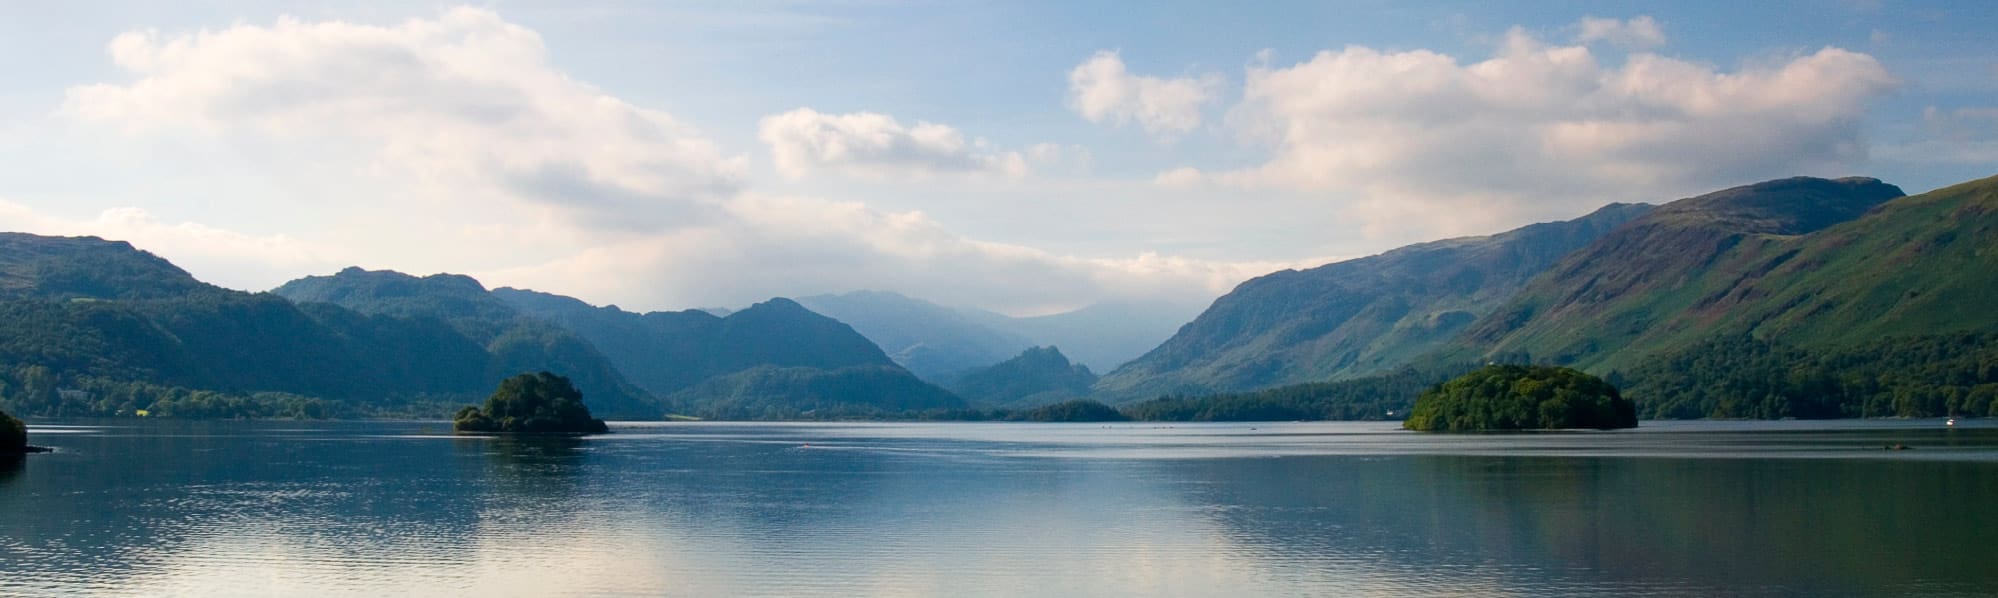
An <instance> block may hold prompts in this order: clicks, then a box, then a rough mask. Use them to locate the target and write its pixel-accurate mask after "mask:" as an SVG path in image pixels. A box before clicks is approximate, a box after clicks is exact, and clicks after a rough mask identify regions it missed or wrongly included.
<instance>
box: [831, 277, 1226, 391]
mask: <svg viewBox="0 0 1998 598" xmlns="http://www.w3.org/2000/svg"><path fill="white" fill-rule="evenodd" d="M798 302H799V303H801V304H803V305H804V306H805V307H807V308H810V309H811V310H812V311H815V312H818V313H822V314H825V315H827V316H831V317H832V318H834V319H837V320H839V321H841V322H846V323H847V324H851V325H853V328H854V330H858V331H860V333H861V334H863V335H866V336H867V338H868V339H869V340H872V341H874V343H875V344H877V345H880V346H881V348H882V349H883V350H885V351H887V352H888V355H889V357H891V358H893V359H894V360H895V362H896V363H899V364H901V365H902V366H903V367H906V368H909V371H911V372H915V373H916V375H917V376H921V377H923V379H925V380H930V381H934V382H945V381H949V380H952V379H955V378H956V377H958V376H959V375H962V374H964V373H966V372H969V371H971V370H973V369H976V368H982V367H987V366H991V365H994V364H997V363H999V362H1001V361H1006V360H1008V359H1011V358H1013V357H1014V356H1016V355H1018V354H1019V353H1020V352H1021V351H1024V350H1027V349H1029V348H1033V347H1057V348H1059V349H1061V351H1062V352H1063V353H1064V354H1065V355H1064V357H1065V358H1067V359H1073V360H1074V361H1075V362H1076V363H1080V364H1082V365H1085V366H1088V367H1090V368H1094V369H1097V370H1104V371H1107V370H1109V369H1111V368H1115V367H1117V366H1118V365H1122V364H1123V363H1124V362H1126V361H1130V360H1131V359H1132V358H1135V357H1137V356H1139V355H1142V354H1143V353H1144V352H1145V351H1147V350H1149V349H1151V348H1152V347H1154V346H1157V345H1158V343H1159V341H1163V340H1165V339H1166V338H1167V337H1169V336H1171V335H1172V333H1173V331H1174V330H1177V329H1178V328H1179V326H1180V325H1181V324H1184V323H1185V322H1186V320H1187V319H1188V318H1191V317H1193V315H1194V314H1195V313H1198V312H1199V310H1200V307H1199V306H1197V305H1192V304H1188V303H1185V302H1174V301H1163V300H1161V301H1129V300H1126V301H1112V302H1105V303H1097V304H1093V305H1090V306H1088V307H1084V308H1081V309H1077V310H1073V311H1067V312H1061V313H1055V314H1048V315H1042V316H1028V317H1015V316H1008V315H1004V314H999V313H994V312H990V311H985V310H979V309H972V308H964V307H950V306H944V305H938V304H936V303H932V302H929V301H924V300H922V299H916V298H912V297H908V296H904V295H901V294H898V293H893V292H888V291H854V292H850V293H845V294H839V295H813V296H809V297H800V298H798Z"/></svg>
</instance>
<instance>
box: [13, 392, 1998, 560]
mask: <svg viewBox="0 0 1998 598" xmlns="http://www.w3.org/2000/svg"><path fill="white" fill-rule="evenodd" d="M259 426H260V424H239V425H237V426H236V427H233V428H232V427H226V426H225V427H221V428H209V429H206V430H205V431H206V432H209V433H211V434H207V435H204V434H198V433H193V431H192V430H183V429H174V428H167V429H160V430H156V431H158V432H160V434H159V435H158V436H150V435H147V434H145V433H144V432H145V430H118V431H107V432H106V433H105V434H101V435H93V434H89V433H79V434H74V435H71V436H69V437H66V438H65V439H64V440H63V441H62V443H59V444H63V445H64V446H63V447H62V448H64V449H65V451H64V452H62V453H58V454H56V455H52V456H50V457H54V458H52V459H47V460H37V461H35V462H32V463H30V464H28V467H26V468H25V469H24V470H23V471H22V472H21V473H20V474H19V476H18V477H17V479H15V480H13V481H11V482H10V483H9V485H8V486H7V487H6V492H0V529H4V530H6V533H5V534H0V564H5V565H6V566H4V567H0V569H4V570H7V571H8V572H9V575H7V576H0V577H4V578H6V579H0V594H14V593H46V594H70V593H75V592H80V591H90V590H96V591H105V592H111V593H118V594H134V595H200V596H211V595H258V596H268V595H332V596H343V595H368V596H374V595H383V594H396V595H402V594H450V595H561V594H571V595H607V594H637V595H661V594H664V595H687V596H715V595H828V596H833V595H837V596H856V595H867V596H897V595H910V596H937V595H951V596H967V595H1084V596H1090V595H1094V596H1123V595H1167V596H1242V595H1258V596H1260V595H1326V594H1350V595H1410V594H1420V595H1450V594H1457V595H1502V594H1525V595H1538V594H1548V593H1557V594H1558V593H1571V594H1572V593H1581V594H1588V593H1595V594H1614V593H1622V592H1632V591H1640V590H1646V589H1649V590H1653V591H1663V592H1665V593H1672V592H1674V591H1676V592H1680V593H1684V592H1694V591H1698V590H1701V589H1702V587H1701V586H1700V585H1699V584H1700V582H1699V580H1700V579H1703V578H1704V577H1703V576H1707V575H1709V574H1711V579H1713V580H1714V581H1713V583H1720V584H1723V585H1726V586H1729V587H1736V586H1735V584H1744V585H1742V586H1740V587H1746V586H1747V585H1752V584H1758V583H1760V584H1765V585H1767V586H1768V587H1770V588H1774V589H1776V590H1778V591H1776V592H1775V593H1782V592H1781V591H1780V590H1781V589H1782V588H1783V587H1785V586H1783V585H1782V584H1783V583H1798V580H1799V577H1798V575H1799V574H1798V571H1799V570H1808V569H1809V568H1810V567H1812V566H1815V565H1812V563H1818V564H1832V565H1836V566H1837V568H1838V569H1840V570H1841V571H1839V572H1837V573H1835V574H1833V575H1831V577H1830V578H1831V579H1832V580H1833V581H1835V582H1841V583H1851V584H1879V585H1860V586H1852V587H1876V588H1893V587H1901V586H1895V585H1893V584H1895V583H1900V582H1903V581H1906V576H1911V575H1929V574H1935V573H1936V572H1938V571H1942V572H1944V574H1945V575H1948V574H1950V573H1949V571H1950V568H1951V567H1952V564H1953V563H1958V564H1960V563H1962V562H1964V561H1965V559H1966V558H1967V557H1965V556H1963V555H1961V554H1959V555H1956V556H1954V557H1951V556H1949V555H1936V554H1929V553H1928V552H1926V551H1915V552H1911V553H1909V554H1907V555H1903V556H1900V557H1895V556H1886V557H1869V558H1868V559H1866V560H1871V561H1878V562H1877V563H1875V564H1868V563H1867V562H1865V561H1864V560H1857V559H1854V558H1852V554H1850V553H1851V552H1852V551H1851V550H1844V549H1847V548H1854V547H1858V548H1861V549H1863V550H1866V551H1870V550H1872V549H1873V548H1874V547H1876V546H1880V545H1889V544H1894V543H1898V542H1900V541H1901V540H1902V539H1904V538H1902V537H1901V536H1899V535H1897V534H1901V533H1903V532H1900V531H1897V529H1896V528H1898V527H1902V526H1910V525H1915V524H1924V523H1933V521H1931V520H1932V519H1939V518H1948V519H1949V520H1950V522H1952V523H1953V524H1955V525H1956V526H1958V527H1960V528H1962V529H1958V530H1955V531H1929V532H1922V533H1923V534H1924V535H1923V536H1921V538H1920V539H1921V540H1923V541H1929V542H1932V543H1934V544H1936V545H1937V547H1939V549H1948V548H1950V547H1956V548H1962V547H1964V546H1977V545H1980V544H1977V542H1981V540H1980V539H1979V538H1982V537H1985V536H1983V535H1981V533H1982V532H1980V530H1982V531H1984V532H1988V531H1993V527H1994V522H1998V520H1994V518H1993V516H1991V515H1988V514H1982V513H1964V512H1963V511H1965V510H1967V509H1965V508H1964V506H1965V505H1973V504H1981V503H1980V500H1979V499H1978V496H1983V497H1985V499H1986V500H1985V501H1983V502H1988V497H1989V496H1991V493H1992V491H1993V490H1994V488H1998V486H1994V484H1993V483H1991V482H1975V483H1972V482H1967V481H1966V479H1969V478H1966V477H1964V474H1966V473H1968V474H1982V477H1976V476H1972V477H1973V478H1974V479H1986V480H1988V479H1992V476H1990V475H1989V474H1990V473H1992V472H1991V471H1990V470H1989V469H1988V464H1985V463H1967V462H1961V461H1950V462H1934V461H1908V462H1906V463H1905V464H1901V465H1896V464H1894V463H1892V462H1885V461H1879V460H1877V458H1875V457H1874V453H1873V452H1869V453H1866V454H1865V456H1866V457H1869V459H1866V460H1850V461H1841V460H1837V459H1828V458H1817V459H1809V460H1793V459H1778V460H1757V459H1731V460H1726V461H1710V460H1683V459H1669V458H1653V459H1635V460H1632V459H1548V458H1543V457H1537V456H1534V455H1538V454H1540V453H1541V452H1545V451H1549V450H1554V449H1550V448H1548V447H1549V446H1550V444H1549V443H1552V446H1568V445H1569V444H1570V443H1580V444H1582V445H1590V444H1593V446H1594V448H1587V449H1584V450H1586V451H1594V452H1614V451H1619V450H1628V451H1632V452H1636V453H1642V454H1649V453H1646V451H1650V450H1652V449H1649V448H1642V447H1646V446H1650V445H1651V444H1652V443H1660V442H1665V440H1667V439H1671V438H1677V439H1679V441H1681V442H1691V441H1693V440H1701V438H1699V437H1692V436H1688V435H1689V434H1692V433H1693V432H1692V430H1697V429H1707V428H1699V427H1697V426H1695V427H1694V428H1692V429H1682V430H1677V431H1675V430H1673V429H1672V427H1671V426H1660V427H1658V428H1655V429H1653V430H1649V431H1644V432H1641V433H1637V434H1628V433H1616V434H1571V435H1509V436H1488V437H1468V438H1466V437H1454V438H1452V437H1436V436H1428V435H1413V434H1405V433H1400V432H1395V431H1392V430H1389V429H1382V427H1381V426H1380V425H1378V424H1276V425H1233V424H1230V425H1196V426H1181V427H1175V428H1172V429H1170V430H1152V429H1149V428H1144V429H1135V428H1130V427H1128V426H1115V427H1113V429H1110V430H1105V429H1103V428H1102V427H1099V426H1081V425H1066V426H1063V425H964V424H944V425H917V424H908V425H904V424H892V425H873V424H869V425H828V426H791V425H779V426H758V425H712V424H701V425H692V426H672V425H662V426H646V427H640V428H626V429H621V431H620V433H618V434H614V435H612V436H608V437H601V438H594V439H590V440H587V441H581V442H576V443H573V444H570V445H561V446H553V447H548V446H538V445H537V446H518V445H512V444H508V443H505V442H501V441H494V440H490V439H472V438H449V437H422V436H402V435H401V434H402V433H406V432H415V431H416V428H415V427H413V426H411V427H408V429H404V427H402V426H399V425H396V424H373V425H372V426H371V427H352V426H347V425H345V424H342V425H339V426H332V427H331V428H319V429H307V430H304V431H299V430H291V429H280V428H277V427H275V426H263V427H259ZM292 426H296V424H292ZM343 426H346V427H343ZM1250 427H1255V428H1257V429H1256V430H1248V428H1250ZM1720 428H1721V429H1723V430H1724V431H1722V432H1711V433H1712V434H1715V436H1713V437H1712V438H1708V440H1713V439H1719V440H1726V442H1714V443H1707V442H1701V443H1699V444H1716V445H1719V446H1730V447H1733V448H1732V449H1729V450H1734V451H1738V452H1739V451H1754V450H1767V451H1771V454H1774V455H1788V454H1791V453H1798V452H1811V451H1816V452H1819V453H1823V452H1826V451H1829V450H1831V449H1827V448H1824V446H1828V445H1837V444H1841V443H1846V442H1848V440H1851V439H1861V440H1866V441H1867V442H1873V440H1874V438H1875V437H1874V436H1870V435H1877V434H1904V435H1907V434H1913V433H1914V432H1918V431H1921V430H1923V428H1921V427H1920V425H1919V422H1917V423H1905V422H1904V423H1903V424H1902V425H1898V426H1887V427H1885V428H1881V427H1878V426H1873V425H1871V424H1868V425H1864V426H1856V427H1845V428H1844V429H1841V430H1839V431H1833V432H1820V433H1806V432H1803V431H1801V430H1800V429H1798V428H1786V429H1785V430H1764V432H1765V438H1766V437H1768V436H1778V437H1784V438H1785V439H1784V440H1782V441H1781V442H1777V441H1774V440H1771V441H1768V442H1772V443H1775V445H1761V446H1759V448H1758V446H1757V445H1752V444H1743V443H1736V442H1734V441H1733V440H1727V439H1731V438H1733V434H1735V433H1734V432H1728V431H1725V429H1726V428H1727V426H1725V425H1723V426H1720ZM1786 430H1787V432H1786ZM218 431H219V432H218ZM1991 431H1998V428H1992V429H1986V430H1983V431H1982V432H1979V433H1978V434H1962V433H1961V432H1964V431H1961V430H1959V431H1957V432H1945V434H1955V435H1956V438H1957V439H1958V440H1959V441H1961V440H1962V438H1963V437H1975V438H1978V439H1981V440H1977V441H1974V442H1970V443H1968V445H1964V444H1963V443H1961V442H1960V443H1959V446H1958V448H1956V449H1950V450H1953V451H1957V452H1962V453H1966V454H1968V453H1976V452H1979V451H1982V452H1985V453H1989V452H1993V451H1998V442H1994V441H1993V438H1991V436H1990V435H1989V434H1988V432H1991ZM1785 434H1788V436H1785ZM1264 435H1268V436H1274V437H1275V438H1274V439H1268V438H1263V437H1262V436H1264ZM1654 437H1655V439H1654ZM1910 437H1911V438H1918V439H1921V440H1919V441H1920V442H1930V443H1941V442H1943V441H1944V440H1947V438H1946V437H1944V436H1932V435H1925V434H1921V435H1913V436H1910ZM1827 438H1830V439H1833V440H1827ZM1638 441H1641V442H1638ZM1397 442H1398V443H1401V446H1402V448H1403V449H1405V451H1404V453H1403V454H1400V455H1394V456H1379V455H1373V454H1372V452H1373V451H1376V450H1377V449H1378V447H1376V446H1375V445H1383V446H1385V445H1393V444H1395V443H1397ZM1508 442H1509V443H1511V444H1512V445H1513V447H1514V448H1518V449H1520V450H1521V451H1522V453H1521V454H1515V455H1512V456H1509V457H1506V458H1488V457H1476V456H1435V455H1432V454H1431V453H1438V452H1449V451H1453V450H1459V449H1462V450H1463V451H1464V452H1469V453H1478V452H1482V451H1487V450H1498V449H1492V448H1489V447H1488V446H1487V445H1488V444H1491V443H1497V444H1500V445H1504V444H1506V443H1508ZM52 443H53V442H52ZM1314 443H1317V444H1325V445H1335V446H1334V448H1329V449H1327V448H1323V447H1321V449H1322V450H1323V452H1327V453H1330V454H1323V455H1317V454H1303V453H1301V452H1292V451H1304V450H1306V449H1307V448H1309V447H1311V446H1312V445H1313V444H1314ZM1349 444H1350V445H1359V446H1362V447H1364V448H1363V450H1364V451H1365V452H1360V453H1352V452H1342V451H1347V449H1344V448H1337V447H1338V446H1345V445H1349ZM1876 444H1877V443H1876ZM807 445H809V446H807ZM1147 446H1156V447H1160V450H1159V451H1157V452H1146V451H1145V447H1147ZM1271 447H1276V448H1275V449H1272V448H1271ZM1286 447H1288V448H1286ZM1466 447H1469V448H1466ZM1632 447H1639V448H1632ZM1797 447H1802V448H1797ZM1792 449H1794V450H1792ZM1383 450H1384V449H1383ZM1701 450H1720V449H1701ZM1923 450H1930V449H1926V448H1925V449H1919V450H1918V451H1910V452H1920V451H1923ZM1876 452H1877V449H1876ZM1936 452H1944V451H1940V450H1938V451H1936ZM1243 453H1254V454H1258V455H1259V456H1260V457H1261V458H1251V459H1241V458H1199V459H1185V458H1175V457H1179V456H1186V455H1194V456H1203V457H1217V456H1222V455H1234V454H1243ZM1029 454H1046V455H1058V456H1061V457H1065V458H1060V459H1048V458H1042V457H1035V456H1023V455H1029ZM1104 454H1113V455H1127V454H1128V455H1130V456H1134V457H1142V458H1134V459H1098V458H1084V457H1097V456H1102V455H1104ZM1355 454H1357V455H1358V457H1357V458H1356V457H1355ZM1652 456H1656V455H1652ZM133 463H146V464H148V466H147V467H144V468H142V469H138V470H134V469H131V466H132V464H133ZM1966 468H1968V469H1966ZM1799 471H1802V472H1804V473H1803V474H1798V473H1796V472H1799ZM1786 476H1787V477H1786ZM1852 484H1858V485H1863V486H1867V487H1869V488H1858V489H1851V490H1850V491H1849V492H1846V494H1848V496H1844V497H1838V496H1829V495H1830V494H1836V493H1838V492H1840V491H1841V490H1845V486H1846V485H1852ZM1799 494H1802V495H1810V496H1813V497H1814V498H1813V499H1812V500H1811V501H1809V502H1800V501H1798V500H1797V499H1798V495H1799ZM1873 509H1883V511H1882V512H1878V513H1876V512H1873V511H1872V510H1873ZM1949 513H1955V514H1949ZM1858 517H1871V518H1873V519H1874V520H1875V521H1873V522H1872V523H1871V524H1851V523H1847V524H1843V525H1834V524H1835V523H1837V522H1839V521H1840V520H1841V519H1850V518H1858ZM1814 518H1815V519H1814ZM1822 528H1835V529H1831V530H1829V531H1827V532H1825V534H1824V535H1818V534H1819V530H1820V529H1822ZM1765 533H1766V534H1771V535H1774V536H1779V537H1773V538H1766V539H1765V538H1758V537H1756V536H1755V534H1765ZM1908 539H1911V540H1912V539H1913V538H1908ZM1813 544H1821V545H1823V546H1820V547H1818V548H1815V549H1814V548H1812V545H1813ZM1700 547H1710V550H1707V551H1705V552H1707V553H1706V554H1700V553H1701V552H1702V550H1701V549H1700ZM1814 550H1815V552H1814ZM1841 550H1843V552H1840V551H1841ZM1758 552H1761V553H1765V554H1759V555H1758V554H1757V553H1758ZM1737 558H1738V559H1741V562H1742V564H1741V565H1739V566H1735V567H1732V568H1730V567H1729V564H1728V563H1729V561H1730V559H1737ZM1772 559H1787V560H1789V561H1792V562H1789V563H1787V564H1786V563H1782V562H1777V561H1776V560H1772ZM1924 560H1928V561H1934V563H1933V564H1927V565H1925V564H1923V563H1922V561H1924ZM1897 569H1900V570H1905V572H1902V573H1897V572H1896V570H1897ZM1954 574H1955V575H1962V576H1967V577H1965V579H1968V580H1970V582H1972V583H1976V582H1983V583H1990V582H1992V581H1993V580H1991V579H1986V578H1984V577H1978V576H1977V575H1978V574H1976V573H1975V572H1974V571H1972V572H1957V573H1954ZM1986 577H1988V576H1986ZM1941 581H1943V582H1947V581H1948V579H1946V578H1945V579H1942V580H1941ZM1829 587H1839V586H1829ZM1939 587H1944V588H1949V587H1952V586H1948V585H1947V584H1946V583H1945V585H1943V586H1939ZM1704 589H1707V590H1711V589H1712V588H1704ZM1795 589H1796V588H1795V587H1791V590H1792V591H1793V592H1794V590H1795ZM1959 589H1960V588H1959ZM1973 589H1974V587H1973ZM1751 593H1753V592H1751Z"/></svg>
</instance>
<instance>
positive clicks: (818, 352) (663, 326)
mask: <svg viewBox="0 0 1998 598" xmlns="http://www.w3.org/2000/svg"><path fill="white" fill-rule="evenodd" d="M273 292H274V293H277V294H279V295H282V296H287V297H292V298H294V299H296V300H299V301H325V302H330V303H334V304H336V305H340V306H342V307H346V308H348V309H353V310H355V311H360V312H363V313H385V314H396V315H407V316H424V317H435V318H439V319H442V320H444V321H447V322H451V323H453V324H454V325H456V326H458V327H460V328H462V329H465V330H468V331H512V330H517V329H529V330H536V331H549V330H552V331H555V333H554V334H549V335H548V336H549V337H551V338H554V339H559V340H560V341H561V342H559V343H555V342H549V343H544V345H545V346H559V347H562V348H564V349H566V350H569V352H570V353H573V354H576V355H581V354H583V353H585V352H587V353H588V354H589V355H591V356H595V358H596V359H599V360H601V362H602V364H603V367H602V369H603V371H606V372H609V373H613V374H616V375H617V376H619V377H620V378H619V379H620V380H622V379H624V377H628V378H629V379H630V380H631V381H632V382H633V383H635V384H636V385H637V387H639V388H643V389H644V391H649V392H650V393H652V394H653V395H654V396H658V397H663V398H667V399H668V402H669V403H670V404H671V406H672V407H673V408H674V409H678V410H682V411H686V412H694V413H709V414H718V413H743V412H744V411H743V410H741V409H720V408H718V407H715V406H714V405H711V404H709V403H711V402H714V401H733V400H735V399H731V398H730V397H736V396H738V395H740V394H741V393H742V392H743V391H741V390H740V389H742V388H752V389H768V388H774V387H784V388H788V386H784V385H783V384H774V383H773V382H771V380H773V378H771V377H769V376H751V377H749V378H747V379H748V380H754V381H757V383H756V384H748V383H746V382H743V380H744V378H742V377H738V378H735V379H731V381H717V382H716V383H715V384H705V383H707V382H710V381H713V379H716V378H718V377H725V376H730V375H733V374H737V373H740V372H743V371H746V370H751V369H757V368H779V369H781V371H783V372H785V375H784V376H779V377H776V378H774V380H780V381H783V382H785V383H790V382H794V381H797V380H804V379H810V380H816V381H820V382H819V383H821V384H828V383H827V382H824V380H837V381H838V382H837V383H830V384H834V387H835V388H837V389H839V390H840V391H841V393H832V394H827V393H819V394H815V395H799V396H796V397H792V398H794V399H797V400H798V401H800V402H798V403H792V404H788V405H790V406H791V407H795V408H797V409H799V410H803V411H809V409H806V408H805V406H807V405H817V404H822V403H838V402H841V401H849V400H851V401H858V402H859V404H862V405H873V406H879V405H883V404H888V403H891V402H893V401H895V400H898V398H897V397H898V396H900V395H901V394H905V393H903V388H902V387H905V386H910V385H916V386H927V384H925V383H922V382H921V381H919V380H915V379H914V378H913V376H911V375H910V374H908V373H907V372H906V371H904V370H902V369H901V368H900V367H899V366H896V365H895V364H894V362H893V361H891V360H889V359H888V356H887V355H885V354H883V353H882V352H881V349H880V348H878V347H876V346H875V345H874V344H873V343H872V342H869V341H868V340H867V338H866V337H863V336H861V335H860V334H859V333H856V332H854V331H853V329H852V328H850V327H848V326H847V325H846V324H843V323H840V322H838V321H836V320H833V319H831V318H827V317H825V316H821V315H819V314H816V313H813V312H812V311H810V310H807V309H805V308H804V307H803V306H800V305H798V304H797V303H795V302H793V301H791V300H789V299H782V298H779V299H772V300H770V301H767V302H764V303H759V304H756V305H755V306H752V307H750V308H747V309H744V310H741V311H737V312H733V313H730V314H728V316H727V317H717V316H715V315H714V314H712V313H709V312H706V311H700V310H688V311H681V312H652V313H646V314H637V313H632V312H627V311H624V310H622V309H618V308H617V307H614V306H611V307H596V306H592V305H589V304H587V303H584V302H582V301H580V300H577V299H574V298H571V297H565V296H561V295H554V294H549V293H540V292H535V291H528V290H520V289H510V288H502V289H498V290H494V291H486V290H485V288H484V287H483V286H481V285H479V284H478V282H477V281H474V280H472V279H470V278H467V277H463V276H453V275H435V276H426V277H421V278H418V277H414V276H409V275H406V274H401V273H396V272H368V271H362V270H358V269H348V270H344V271H341V272H340V273H339V274H335V275H333V276H326V277H310V278H305V279H301V280H298V281H293V282H291V283H287V284H286V285H284V286H283V287H279V288H278V289H277V290H276V291H273ZM502 338H505V337H502ZM583 349H586V350H587V351H583ZM856 367H860V368H869V367H871V368H877V369H878V371H876V370H867V375H865V376H855V375H852V374H841V375H839V376H831V377H828V375H830V374H831V373H833V372H836V371H844V370H846V369H849V368H856ZM577 369H585V371H592V372H594V371H596V370H595V369H587V368H580V367H578V368H577ZM806 370H810V371H815V372H818V373H817V374H811V375H810V376H806V375H804V372H805V371H806ZM897 372H899V375H900V376H903V377H908V378H909V380H893V378H894V377H895V376H897V375H898V374H897ZM773 384H774V385H773ZM869 384H873V385H878V386H879V387H878V388H874V390H876V391H880V392H879V393H877V394H875V395H870V394H868V393H869V392H870V391H869V390H868V389H869V388H870V387H869V386H868V385H869ZM578 386H582V381H580V380H579V381H578ZM703 389H707V391H706V392H716V393H723V394H717V395H712V396H709V395H706V394H703V393H704V390H703ZM925 392H928V393H930V394H941V395H948V394H949V393H948V392H946V391H943V390H942V389H938V388H934V387H930V388H928V389H927V390H926V391H925ZM585 396H586V397H587V396H589V391H588V390H587V389H585ZM870 397H871V398H870ZM760 404H764V405H765V406H768V405H785V403H781V402H780V401H777V400H776V399H775V398H773V397H765V398H764V399H763V402H762V403H760ZM759 413H760V411H759Z"/></svg>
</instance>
